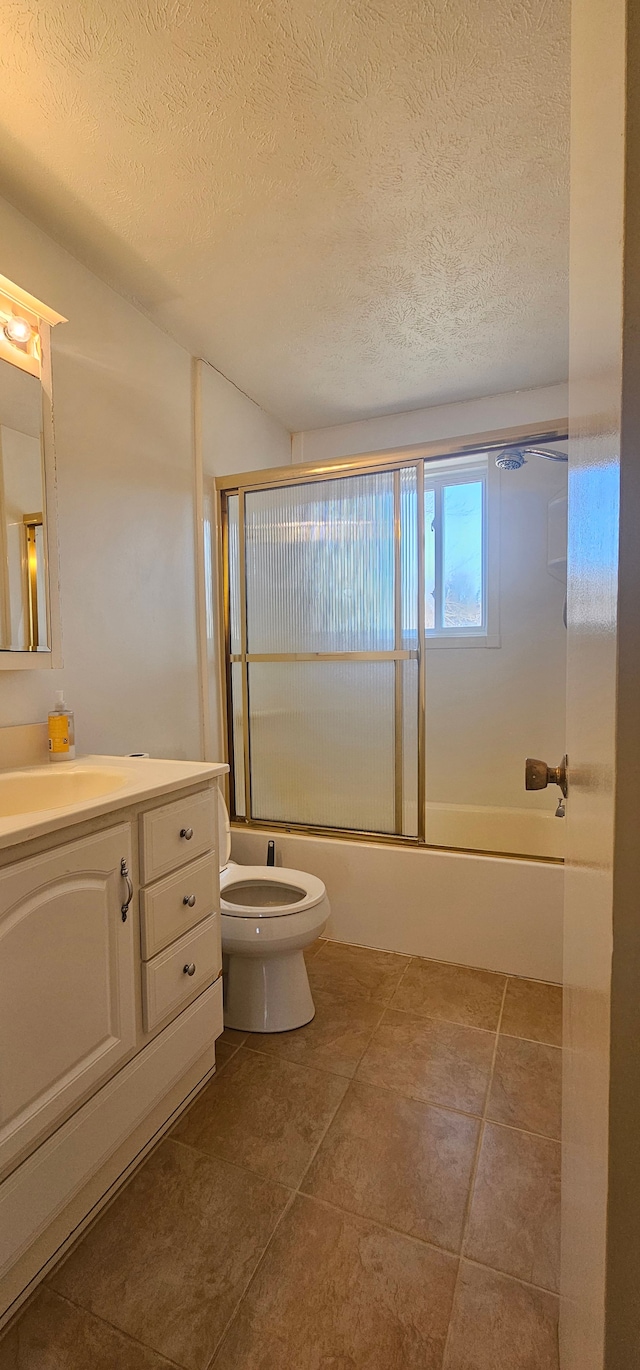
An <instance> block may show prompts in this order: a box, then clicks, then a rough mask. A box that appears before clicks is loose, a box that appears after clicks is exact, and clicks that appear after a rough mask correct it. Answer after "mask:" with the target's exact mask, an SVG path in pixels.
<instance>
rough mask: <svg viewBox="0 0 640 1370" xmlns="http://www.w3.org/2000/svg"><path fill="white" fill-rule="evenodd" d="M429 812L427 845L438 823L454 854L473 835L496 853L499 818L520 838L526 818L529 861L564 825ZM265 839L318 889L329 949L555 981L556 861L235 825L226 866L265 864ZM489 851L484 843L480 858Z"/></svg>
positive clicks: (558, 927) (457, 809)
mask: <svg viewBox="0 0 640 1370" xmlns="http://www.w3.org/2000/svg"><path fill="white" fill-rule="evenodd" d="M435 809H436V812H435V813H433V814H432V815H431V823H432V824H433V827H432V829H431V837H432V840H433V833H434V832H435V831H437V830H438V824H439V823H440V824H442V825H443V830H444V825H445V824H446V825H448V826H447V833H448V842H449V845H451V844H452V839H451V829H452V827H453V830H454V831H456V830H457V832H458V834H459V838H457V839H456V841H457V840H459V841H460V846H463V845H467V843H469V845H473V846H475V845H476V844H477V845H480V841H479V840H478V839H479V837H480V836H482V837H483V838H484V839H486V838H487V837H491V834H493V837H492V840H495V841H496V842H497V841H498V840H499V841H500V849H501V850H504V838H503V836H500V838H498V830H499V832H500V834H504V831H505V828H504V821H505V820H504V816H505V813H506V814H507V815H509V814H511V815H513V814H515V815H516V817H515V818H514V820H513V825H512V832H513V833H516V832H518V833H519V835H520V837H521V838H522V832H521V831H520V830H521V828H522V827H523V825H524V820H521V819H520V818H519V817H518V816H517V815H518V814H520V813H522V814H524V816H525V817H526V818H527V819H528V821H529V853H528V855H529V856H532V855H534V853H533V852H532V850H531V848H532V847H533V846H534V845H535V843H536V841H537V840H538V838H539V839H540V842H541V844H542V838H543V837H544V844H546V846H547V849H548V846H549V844H550V842H551V840H552V839H553V840H555V841H557V842H558V843H561V841H562V834H563V830H564V822H563V821H562V820H559V819H554V818H553V815H552V814H551V816H549V815H548V814H547V813H546V812H544V811H541V810H537V811H535V815H536V818H535V820H534V821H533V822H532V821H531V820H532V818H533V813H534V811H527V810H522V811H519V810H511V811H509V810H503V809H501V810H488V811H484V810H482V809H479V810H474V809H472V808H468V809H467V806H465V805H437V806H435ZM452 810H453V811H454V812H453V813H452V812H451V811H452ZM496 814H499V815H500V820H499V822H498V819H497V817H496ZM538 819H539V820H540V824H538V822H537V820H538ZM544 824H547V825H548V826H546V827H545V826H543V825H544ZM553 824H555V827H553V826H552V825H553ZM538 828H539V831H538V835H537V837H536V831H537V829H538ZM556 833H557V837H556V836H555V834H556ZM472 835H474V836H473V842H471V841H469V838H470V837H471V836H472ZM271 837H273V838H274V839H275V844H276V860H277V864H278V865H282V866H289V867H293V868H294V869H298V870H305V871H310V872H311V873H312V874H313V875H317V876H319V877H320V879H321V880H324V883H325V885H326V887H327V892H328V894H329V899H330V902H331V919H330V922H329V925H328V928H327V935H328V936H329V937H331V938H334V939H335V940H336V941H340V942H353V943H356V944H359V945H361V946H367V947H378V948H381V949H383V950H385V951H397V952H404V953H405V954H409V955H412V956H426V957H430V958H433V959H434V960H438V961H452V962H456V963H458V964H460V965H467V966H477V967H480V968H483V969H486V970H496V971H502V972H506V973H507V974H510V975H524V976H528V977H530V978H531V979H538V980H553V981H560V980H561V979H562V906H563V886H564V868H563V866H562V865H561V864H560V863H558V862H553V861H548V860H531V859H527V858H526V857H510V856H498V855H491V854H483V855H480V854H475V853H471V852H465V851H442V850H437V849H433V848H430V847H403V846H396V845H393V844H389V843H383V842H356V841H351V840H349V839H348V838H332V837H312V836H304V835H302V834H297V833H286V832H274V831H271V832H269V831H267V830H266V829H263V830H260V829H256V828H251V829H248V828H244V827H243V825H241V824H237V825H236V824H234V825H233V827H232V855H233V858H234V860H236V861H239V862H240V863H241V864H243V865H254V864H264V862H265V861H266V851H267V842H268V840H269V838H271ZM544 844H542V845H544ZM489 847H490V844H489V842H487V843H486V847H485V851H488V850H489Z"/></svg>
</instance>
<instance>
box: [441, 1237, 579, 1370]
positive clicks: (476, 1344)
mask: <svg viewBox="0 0 640 1370" xmlns="http://www.w3.org/2000/svg"><path fill="white" fill-rule="evenodd" d="M444 1370H559V1359H558V1299H557V1298H556V1296H555V1294H547V1293H545V1292H544V1291H543V1290H541V1289H531V1288H530V1286H528V1285H526V1284H520V1282H519V1281H518V1280H512V1279H509V1278H508V1277H507V1276H506V1275H497V1274H495V1272H494V1271H493V1270H481V1269H479V1268H478V1266H473V1265H468V1264H467V1262H466V1261H463V1263H462V1269H461V1271H460V1280H459V1283H458V1289H457V1293H456V1305H455V1311H454V1314H453V1320H452V1324H451V1334H450V1338H449V1345H448V1348H447V1355H446V1359H445V1363H444Z"/></svg>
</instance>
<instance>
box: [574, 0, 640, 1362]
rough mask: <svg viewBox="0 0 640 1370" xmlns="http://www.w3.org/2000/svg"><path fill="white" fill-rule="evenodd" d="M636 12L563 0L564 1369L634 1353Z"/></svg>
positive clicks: (639, 234)
mask: <svg viewBox="0 0 640 1370" xmlns="http://www.w3.org/2000/svg"><path fill="white" fill-rule="evenodd" d="M639 17H640V12H639V10H638V6H637V5H633V4H632V3H631V0H574V3H573V5H572V79H571V95H572V147H571V264H570V278H571V310H570V313H571V348H570V386H569V414H570V432H571V438H570V448H569V459H570V468H569V557H568V569H569V613H568V620H569V634H568V695H567V706H568V707H567V749H568V754H569V799H568V804H567V839H568V852H567V855H568V864H567V874H566V903H565V945H564V952H565V955H564V978H565V986H566V992H565V1004H566V1008H565V1061H566V1067H565V1080H564V1101H563V1102H564V1118H563V1184H562V1201H563V1232H562V1300H561V1337H560V1347H561V1365H562V1370H603V1367H604V1366H606V1370H634V1368H635V1367H637V1366H638V1365H640V1299H639V1298H638V1288H639V1287H640V1165H639V1164H638V1148H639V1145H640V1142H639V1138H640V609H639V606H640V555H639V549H640V406H639V404H638V393H639V383H638V376H639V374H640V290H639V286H640V221H639V212H638V210H639V206H638V198H639V197H638V185H639V184H640V181H639V176H638V166H639V163H640V120H639V116H640V85H639V83H638V80H637V76H636V74H635V73H637V71H638V69H639V66H640V31H639V23H638V20H639Z"/></svg>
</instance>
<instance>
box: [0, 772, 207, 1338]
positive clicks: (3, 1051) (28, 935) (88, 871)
mask: <svg viewBox="0 0 640 1370" xmlns="http://www.w3.org/2000/svg"><path fill="white" fill-rule="evenodd" d="M225 770H226V766H224V765H222V764H220V765H216V764H209V763H203V762H200V763H198V762H176V761H168V762H161V761H155V760H143V761H141V760H139V759H135V758H107V757H104V758H83V759H81V761H80V762H78V763H75V765H74V766H70V767H69V770H68V771H67V772H65V774H66V775H67V776H68V777H69V778H70V781H71V783H72V784H73V783H77V785H78V788H81V787H82V786H83V785H84V786H85V787H86V788H90V789H92V793H90V795H89V798H85V799H83V798H82V796H81V798H80V800H79V801H78V804H77V805H69V806H68V808H67V812H66V813H65V812H63V809H62V808H61V809H58V810H55V811H54V814H53V816H52V817H50V816H49V815H50V812H51V811H47V810H42V811H38V812H37V814H35V815H34V819H33V822H32V823H29V818H28V814H26V813H25V814H24V815H22V814H20V815H19V816H18V818H17V819H16V820H15V825H14V828H15V838H13V845H12V841H8V840H7V837H6V836H4V840H3V832H2V817H1V816H0V1326H2V1324H3V1322H4V1321H6V1318H7V1317H8V1316H10V1314H11V1313H12V1312H13V1311H14V1310H15V1309H16V1307H17V1306H18V1305H19V1304H20V1303H21V1302H22V1300H23V1299H24V1298H25V1297H26V1295H27V1294H28V1293H29V1292H30V1290H31V1289H32V1288H33V1287H34V1285H35V1284H36V1283H37V1281H38V1280H39V1279H41V1278H42V1276H43V1274H45V1273H46V1271H47V1269H48V1268H49V1266H50V1265H51V1263H52V1262H53V1260H55V1259H56V1258H57V1257H58V1256H59V1255H60V1254H61V1253H62V1251H64V1250H65V1248H66V1246H67V1245H68V1244H69V1242H70V1241H71V1240H72V1239H73V1237H74V1236H75V1235H77V1233H78V1232H79V1231H80V1230H82V1228H83V1226H84V1225H85V1224H86V1222H87V1221H88V1220H89V1217H90V1216H93V1215H94V1214H95V1212H96V1210H97V1209H99V1208H100V1207H101V1206H102V1204H104V1203H105V1202H106V1201H107V1200H108V1199H109V1198H110V1197H111V1195H112V1194H113V1193H114V1192H115V1190H116V1189H117V1188H118V1186H119V1185H120V1184H122V1182H123V1180H124V1179H125V1178H126V1177H127V1175H128V1174H129V1173H130V1172H131V1170H132V1169H133V1168H134V1167H135V1166H136V1165H137V1164H138V1163H139V1162H140V1160H141V1158H142V1157H143V1156H144V1155H145V1154H146V1152H147V1151H148V1149H149V1148H150V1147H151V1146H152V1145H154V1143H155V1142H156V1141H157V1140H158V1139H159V1138H160V1137H161V1136H162V1134H163V1132H164V1131H166V1129H167V1128H168V1127H169V1126H171V1125H172V1123H173V1121H174V1120H175V1119H176V1118H177V1117H178V1115H179V1113H180V1112H181V1111H182V1110H183V1109H184V1108H185V1106H186V1104H187V1103H188V1102H189V1100H190V1099H191V1098H192V1097H193V1096H194V1095H195V1093H197V1091H198V1090H199V1089H201V1088H202V1086H203V1084H205V1083H206V1081H207V1080H208V1079H209V1078H210V1077H211V1075H212V1073H213V1070H214V1068H215V1041H216V1038H217V1037H218V1036H219V1035H220V1033H221V1032H222V1027H223V1017H222V951H221V942H220V908H219V876H218V869H219V861H218V853H217V790H216V783H217V782H216V777H217V776H218V775H220V774H222V773H223V772H224V771H225ZM76 773H77V781H76V782H74V780H73V777H74V776H76ZM5 774H6V773H5ZM24 774H25V775H26V776H27V779H28V781H29V784H31V786H32V788H33V786H37V785H38V784H42V787H43V793H46V781H47V779H48V775H49V773H48V771H47V772H45V774H44V776H43V778H42V781H40V778H39V775H38V773H37V771H35V770H34V771H33V772H31V773H28V774H27V773H26V772H25V773H24ZM16 775H18V773H16ZM102 777H104V778H105V779H106V781H109V780H110V779H111V780H112V781H113V787H112V788H111V789H109V788H108V786H107V785H104V786H103V785H102ZM9 778H10V777H9ZM18 779H19V781H20V783H21V784H22V783H23V782H22V780H21V777H20V776H19V775H18ZM97 781H100V782H101V783H100V784H98V783H97ZM6 826H7V827H8V826H9V824H8V821H7V824H6ZM12 853H13V854H12Z"/></svg>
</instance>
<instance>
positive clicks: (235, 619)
mask: <svg viewBox="0 0 640 1370" xmlns="http://www.w3.org/2000/svg"><path fill="white" fill-rule="evenodd" d="M227 540H228V556H229V627H230V639H231V651H232V653H233V655H235V654H236V653H237V652H240V651H241V650H242V649H241V646H240V554H239V542H238V496H237V495H230V496H229V503H228V509H227Z"/></svg>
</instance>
